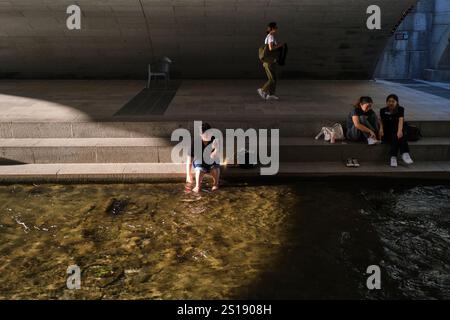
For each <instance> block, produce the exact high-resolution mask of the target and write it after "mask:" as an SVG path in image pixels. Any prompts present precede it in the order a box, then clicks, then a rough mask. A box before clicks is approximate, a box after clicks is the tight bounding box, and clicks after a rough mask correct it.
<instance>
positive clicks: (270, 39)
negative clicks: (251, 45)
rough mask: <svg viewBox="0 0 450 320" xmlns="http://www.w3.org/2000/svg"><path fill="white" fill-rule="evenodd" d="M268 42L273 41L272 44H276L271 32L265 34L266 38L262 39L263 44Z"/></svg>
mask: <svg viewBox="0 0 450 320" xmlns="http://www.w3.org/2000/svg"><path fill="white" fill-rule="evenodd" d="M269 43H273V44H274V45H277V40H276V39H275V37H274V36H273V34H270V33H269V34H268V35H267V37H266V40H265V41H264V44H269Z"/></svg>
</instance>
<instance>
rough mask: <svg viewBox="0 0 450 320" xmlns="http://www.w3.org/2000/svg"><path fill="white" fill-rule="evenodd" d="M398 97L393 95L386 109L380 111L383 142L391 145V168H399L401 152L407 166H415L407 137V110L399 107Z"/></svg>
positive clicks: (390, 96)
mask: <svg viewBox="0 0 450 320" xmlns="http://www.w3.org/2000/svg"><path fill="white" fill-rule="evenodd" d="M398 101H399V100H398V96H396V95H395V94H391V95H389V96H388V97H387V98H386V108H383V109H381V110H380V117H381V129H380V134H381V136H382V140H383V142H386V143H389V144H390V145H391V150H390V156H391V161H390V162H391V167H397V165H398V164H397V155H398V153H399V151H400V154H401V156H402V160H403V162H404V163H405V164H408V165H409V164H413V160H412V159H411V156H410V155H409V146H408V140H407V138H406V135H405V131H406V130H404V127H405V126H404V124H405V109H404V108H403V107H402V106H400V105H399V102H398Z"/></svg>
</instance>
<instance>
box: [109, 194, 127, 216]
mask: <svg viewBox="0 0 450 320" xmlns="http://www.w3.org/2000/svg"><path fill="white" fill-rule="evenodd" d="M128 204H129V200H127V199H123V200H121V199H116V198H113V199H112V200H111V201H110V202H109V204H108V206H107V208H106V210H105V212H106V213H108V214H110V215H113V216H116V215H119V214H121V213H122V212H123V211H124V210H125V209H126V207H127V206H128Z"/></svg>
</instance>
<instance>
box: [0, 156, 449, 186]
mask: <svg viewBox="0 0 450 320" xmlns="http://www.w3.org/2000/svg"><path fill="white" fill-rule="evenodd" d="M327 176H374V177H386V178H427V179H428V178H435V179H449V178H450V161H441V162H436V161H430V162H417V163H415V164H414V165H413V166H409V167H402V166H400V167H398V168H391V167H389V166H388V165H386V164H385V163H374V162H361V166H360V167H359V168H347V167H345V165H344V163H342V162H322V163H317V162H297V163H283V164H281V166H280V171H279V174H278V175H276V176H270V177H269V178H277V177H281V178H284V177H327ZM260 177H261V176H260V171H259V169H250V170H246V169H240V168H223V169H222V179H233V178H238V179H256V178H260ZM155 180H175V181H178V182H182V181H184V165H183V164H162V163H114V164H106V163H102V164H99V163H85V164H79V163H57V164H23V165H8V166H0V183H19V182H144V181H155Z"/></svg>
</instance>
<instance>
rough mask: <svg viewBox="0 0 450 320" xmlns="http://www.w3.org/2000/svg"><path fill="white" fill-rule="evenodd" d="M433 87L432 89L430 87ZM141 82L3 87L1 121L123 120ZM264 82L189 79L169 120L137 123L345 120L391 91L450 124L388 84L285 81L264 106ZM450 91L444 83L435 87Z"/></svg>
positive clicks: (433, 105) (409, 107)
mask: <svg viewBox="0 0 450 320" xmlns="http://www.w3.org/2000/svg"><path fill="white" fill-rule="evenodd" d="M425 84H426V83H425ZM144 85H145V84H144V82H142V81H136V80H113V81H100V80H63V81H56V80H42V81H37V80H28V81H23V80H19V81H9V80H3V81H0V122H1V123H7V122H23V121H29V122H65V121H66V122H95V121H108V120H114V121H119V120H121V117H117V116H114V115H115V113H116V112H118V111H119V110H120V109H121V108H122V107H123V106H124V105H125V104H126V103H127V102H128V101H130V100H131V99H132V98H133V97H134V96H136V95H137V94H138V93H139V92H140V91H141V90H142V89H143V88H144ZM260 85H261V81H258V80H184V81H182V82H181V84H180V86H179V89H178V91H177V93H176V95H175V97H174V98H173V100H172V102H171V103H170V104H169V106H168V107H167V110H166V111H165V113H164V114H163V115H147V116H145V117H140V116H134V117H130V119H131V120H133V121H147V120H148V121H151V120H160V121H161V120H167V121H170V120H182V121H189V120H201V119H206V118H207V119H216V120H223V119H228V120H235V121H241V120H242V121H243V122H250V123H251V121H252V120H253V119H264V118H265V119H328V120H336V121H337V120H342V121H343V120H345V117H346V115H347V114H348V112H349V110H350V109H351V107H352V104H353V103H354V102H355V101H356V99H357V98H358V97H359V96H361V95H370V96H372V97H373V98H374V101H375V109H379V108H381V107H383V106H384V103H385V98H386V96H387V95H388V94H390V93H396V94H397V95H399V97H400V102H401V104H402V105H403V106H404V107H405V108H406V112H407V117H408V119H410V120H422V121H423V120H450V101H449V99H445V98H443V97H440V96H436V95H433V94H429V93H425V92H422V91H419V90H415V89H414V87H412V88H411V87H408V86H406V85H402V84H399V83H394V82H387V81H307V80H283V81H280V83H279V89H278V94H279V96H280V97H281V100H280V101H263V100H262V99H261V98H260V97H259V96H258V94H257V93H256V88H258V87H259V86H260ZM429 86H434V87H436V88H440V89H441V90H444V91H445V92H448V90H447V89H446V85H445V84H441V85H439V84H436V85H434V84H429Z"/></svg>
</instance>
